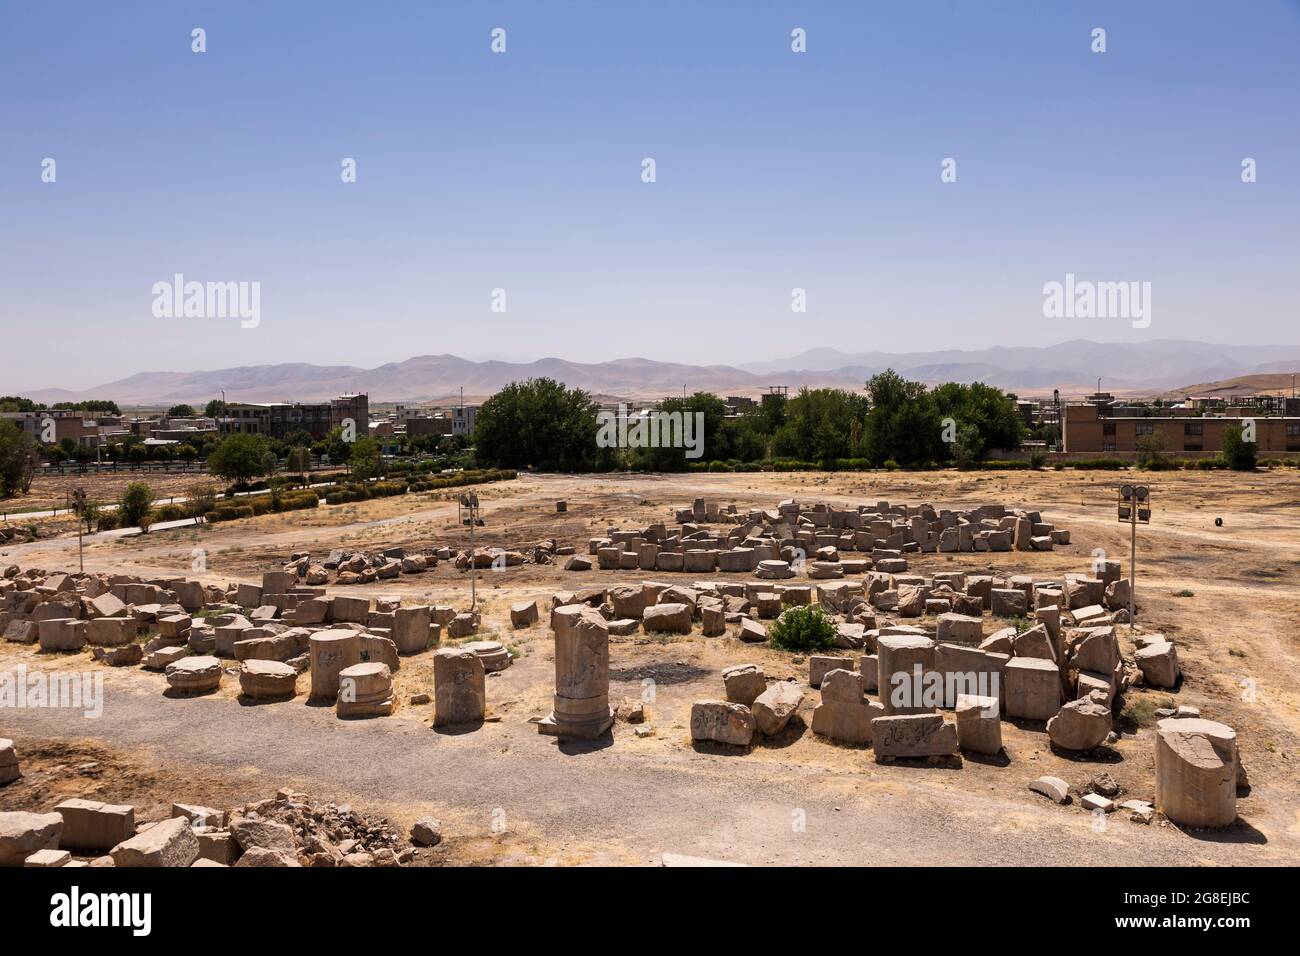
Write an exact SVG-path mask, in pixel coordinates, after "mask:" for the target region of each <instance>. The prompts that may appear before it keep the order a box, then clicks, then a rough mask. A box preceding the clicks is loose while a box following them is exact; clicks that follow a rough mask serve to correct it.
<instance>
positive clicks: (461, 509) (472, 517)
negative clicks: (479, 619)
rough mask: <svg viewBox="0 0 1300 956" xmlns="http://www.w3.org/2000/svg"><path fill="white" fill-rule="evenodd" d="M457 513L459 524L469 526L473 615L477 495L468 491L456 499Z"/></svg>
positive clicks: (474, 602) (470, 590)
mask: <svg viewBox="0 0 1300 956" xmlns="http://www.w3.org/2000/svg"><path fill="white" fill-rule="evenodd" d="M457 513H458V516H459V518H460V523H461V524H466V523H468V524H469V610H470V613H471V614H472V613H474V609H475V608H476V607H477V606H478V566H477V563H476V561H475V558H476V557H477V554H476V553H475V551H474V527H475V526H476V525H477V524H478V522H479V516H478V495H476V494H475V493H474V492H472V491H469V492H466V493H465V494H463V495H461V496H460V498H459V499H458V505H457Z"/></svg>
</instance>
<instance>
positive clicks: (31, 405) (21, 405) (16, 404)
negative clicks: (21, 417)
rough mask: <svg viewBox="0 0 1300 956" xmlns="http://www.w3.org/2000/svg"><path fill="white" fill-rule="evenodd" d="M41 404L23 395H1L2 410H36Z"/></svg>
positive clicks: (0, 406) (0, 409) (0, 405)
mask: <svg viewBox="0 0 1300 956" xmlns="http://www.w3.org/2000/svg"><path fill="white" fill-rule="evenodd" d="M39 407H40V406H39V405H37V404H36V403H35V402H33V401H32V400H31V399H30V398H23V397H22V396H21V395H0V412H34V411H36V409H37V408H39Z"/></svg>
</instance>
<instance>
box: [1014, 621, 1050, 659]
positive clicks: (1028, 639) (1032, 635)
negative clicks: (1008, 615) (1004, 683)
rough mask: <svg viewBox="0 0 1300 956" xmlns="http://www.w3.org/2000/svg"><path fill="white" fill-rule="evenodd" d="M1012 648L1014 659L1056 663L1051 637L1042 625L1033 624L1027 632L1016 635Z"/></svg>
mask: <svg viewBox="0 0 1300 956" xmlns="http://www.w3.org/2000/svg"><path fill="white" fill-rule="evenodd" d="M1012 647H1013V653H1014V654H1015V656H1016V657H1037V658H1041V659H1042V660H1045V661H1051V662H1052V663H1053V664H1055V663H1056V647H1055V645H1054V644H1053V642H1052V635H1051V634H1049V633H1048V630H1047V627H1046V626H1045V625H1043V624H1035V625H1034V626H1033V627H1031V628H1029V630H1027V631H1023V632H1021V633H1020V634H1017V635H1016V637H1015V639H1014V641H1013V642H1012Z"/></svg>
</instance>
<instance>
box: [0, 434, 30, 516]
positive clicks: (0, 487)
mask: <svg viewBox="0 0 1300 956" xmlns="http://www.w3.org/2000/svg"><path fill="white" fill-rule="evenodd" d="M35 452H36V446H35V444H34V443H33V442H32V439H31V436H30V435H28V434H27V433H26V432H24V431H23V430H22V429H21V428H19V427H18V426H17V425H15V424H14V423H13V422H11V421H9V420H8V419H0V498H10V497H12V496H14V495H17V494H22V493H23V492H26V491H27V488H28V486H29V485H30V484H31V476H32V474H33V473H34V472H35V468H36V454H35Z"/></svg>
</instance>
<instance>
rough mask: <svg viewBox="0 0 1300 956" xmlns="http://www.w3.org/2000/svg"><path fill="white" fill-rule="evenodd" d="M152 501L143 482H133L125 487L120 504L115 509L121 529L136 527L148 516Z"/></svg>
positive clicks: (149, 491) (151, 496)
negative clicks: (119, 518) (120, 522)
mask: <svg viewBox="0 0 1300 956" xmlns="http://www.w3.org/2000/svg"><path fill="white" fill-rule="evenodd" d="M152 500H153V492H152V491H151V490H150V489H149V486H148V485H146V484H145V483H144V482H143V481H133V482H131V483H130V484H129V485H127V486H126V490H125V491H124V492H123V493H122V502H121V504H120V505H119V506H118V509H117V510H118V515H119V516H120V517H121V519H122V527H124V528H133V527H138V526H139V524H140V522H141V521H142V520H144V519H145V517H147V516H148V514H149V505H150V503H151V502H152Z"/></svg>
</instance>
